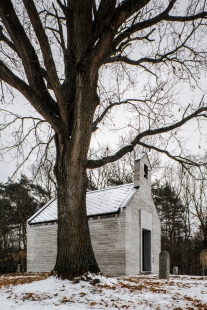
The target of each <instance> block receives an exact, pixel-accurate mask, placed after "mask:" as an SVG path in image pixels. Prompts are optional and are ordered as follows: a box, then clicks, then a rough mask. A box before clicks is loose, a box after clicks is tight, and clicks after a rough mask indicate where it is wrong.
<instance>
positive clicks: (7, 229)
mask: <svg viewBox="0 0 207 310" xmlns="http://www.w3.org/2000/svg"><path fill="white" fill-rule="evenodd" d="M49 198H50V195H49V193H48V192H46V191H45V190H44V189H43V188H42V187H41V186H39V185H36V184H33V183H32V182H31V181H30V180H29V179H28V178H27V177H26V176H25V175H21V177H20V179H19V180H18V181H17V182H12V181H11V180H9V181H8V182H7V183H5V184H4V183H0V273H7V272H15V271H16V270H17V265H18V264H21V268H22V271H23V270H24V271H26V251H27V242H26V232H27V231H26V221H27V219H28V218H29V217H30V216H32V215H33V214H34V213H35V212H36V211H37V210H38V209H39V208H40V207H42V206H43V205H44V204H45V203H46V201H48V199H49Z"/></svg>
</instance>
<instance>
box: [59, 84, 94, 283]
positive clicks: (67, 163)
mask: <svg viewBox="0 0 207 310" xmlns="http://www.w3.org/2000/svg"><path fill="white" fill-rule="evenodd" d="M80 84H81V83H80ZM77 89H78V93H77V95H76V101H77V102H76V103H75V106H76V107H77V108H76V110H75V113H74V123H73V130H72V133H71V136H61V137H60V136H58V135H56V148H57V160H56V177H57V184H58V197H57V200H58V252H57V261H56V265H55V271H57V275H58V276H59V277H61V278H67V279H72V278H74V277H75V276H80V275H83V274H84V273H86V272H92V273H98V272H99V267H98V265H97V262H96V259H95V255H94V253H93V249H92V245H91V238H90V232H89V227H88V219H87V215H86V186H87V178H86V165H87V153H88V148H89V144H90V138H91V130H92V122H93V114H94V111H95V106H94V105H92V103H93V101H92V99H93V96H91V94H90V93H89V90H90V86H89V85H85V87H84V85H83V84H81V85H79V87H77ZM83 98H84V99H83ZM83 100H84V102H83ZM90 107H91V108H90Z"/></svg>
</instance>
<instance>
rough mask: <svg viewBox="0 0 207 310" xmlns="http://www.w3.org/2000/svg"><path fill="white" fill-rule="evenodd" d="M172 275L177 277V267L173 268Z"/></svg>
mask: <svg viewBox="0 0 207 310" xmlns="http://www.w3.org/2000/svg"><path fill="white" fill-rule="evenodd" d="M173 274H175V275H177V274H178V267H176V266H175V267H173Z"/></svg>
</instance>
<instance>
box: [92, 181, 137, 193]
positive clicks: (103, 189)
mask: <svg viewBox="0 0 207 310" xmlns="http://www.w3.org/2000/svg"><path fill="white" fill-rule="evenodd" d="M133 184H134V183H125V184H121V185H118V186H112V187H106V188H102V189H97V190H95V191H90V192H86V194H92V193H95V192H101V191H106V190H109V189H114V188H119V187H123V186H126V185H133Z"/></svg>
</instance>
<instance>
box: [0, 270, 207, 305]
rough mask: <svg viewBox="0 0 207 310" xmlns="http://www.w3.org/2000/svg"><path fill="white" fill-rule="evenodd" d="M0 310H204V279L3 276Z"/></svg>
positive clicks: (206, 283) (206, 299) (206, 290)
mask: <svg viewBox="0 0 207 310" xmlns="http://www.w3.org/2000/svg"><path fill="white" fill-rule="evenodd" d="M44 278H45V279H44ZM39 279H41V280H39ZM37 280H39V281H37ZM32 281H34V282H32ZM18 283H21V284H18ZM0 309H1V310H12V309H15V310H20V309H21V310H42V309H43V310H53V309H54V310H55V309H58V310H64V309H73V310H75V309H80V310H85V309H114V310H115V309H139V310H142V309H145V310H147V309H154V310H155V309H157V310H158V309H159V310H165V309H174V310H175V309H177V310H178V309H179V310H182V309H188V310H193V309H200V310H205V309H207V277H193V276H170V279H169V281H167V280H158V277H157V275H154V274H152V275H145V276H144V275H139V276H136V277H119V278H110V277H108V278H107V277H104V276H97V275H95V276H94V275H91V274H89V275H88V276H87V277H85V276H83V277H82V278H81V279H78V278H77V279H75V280H73V281H69V280H63V281H62V280H59V279H57V278H55V277H48V275H47V274H43V275H40V274H39V275H37V274H30V275H24V276H22V275H7V276H5V275H4V276H1V277H0Z"/></svg>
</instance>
